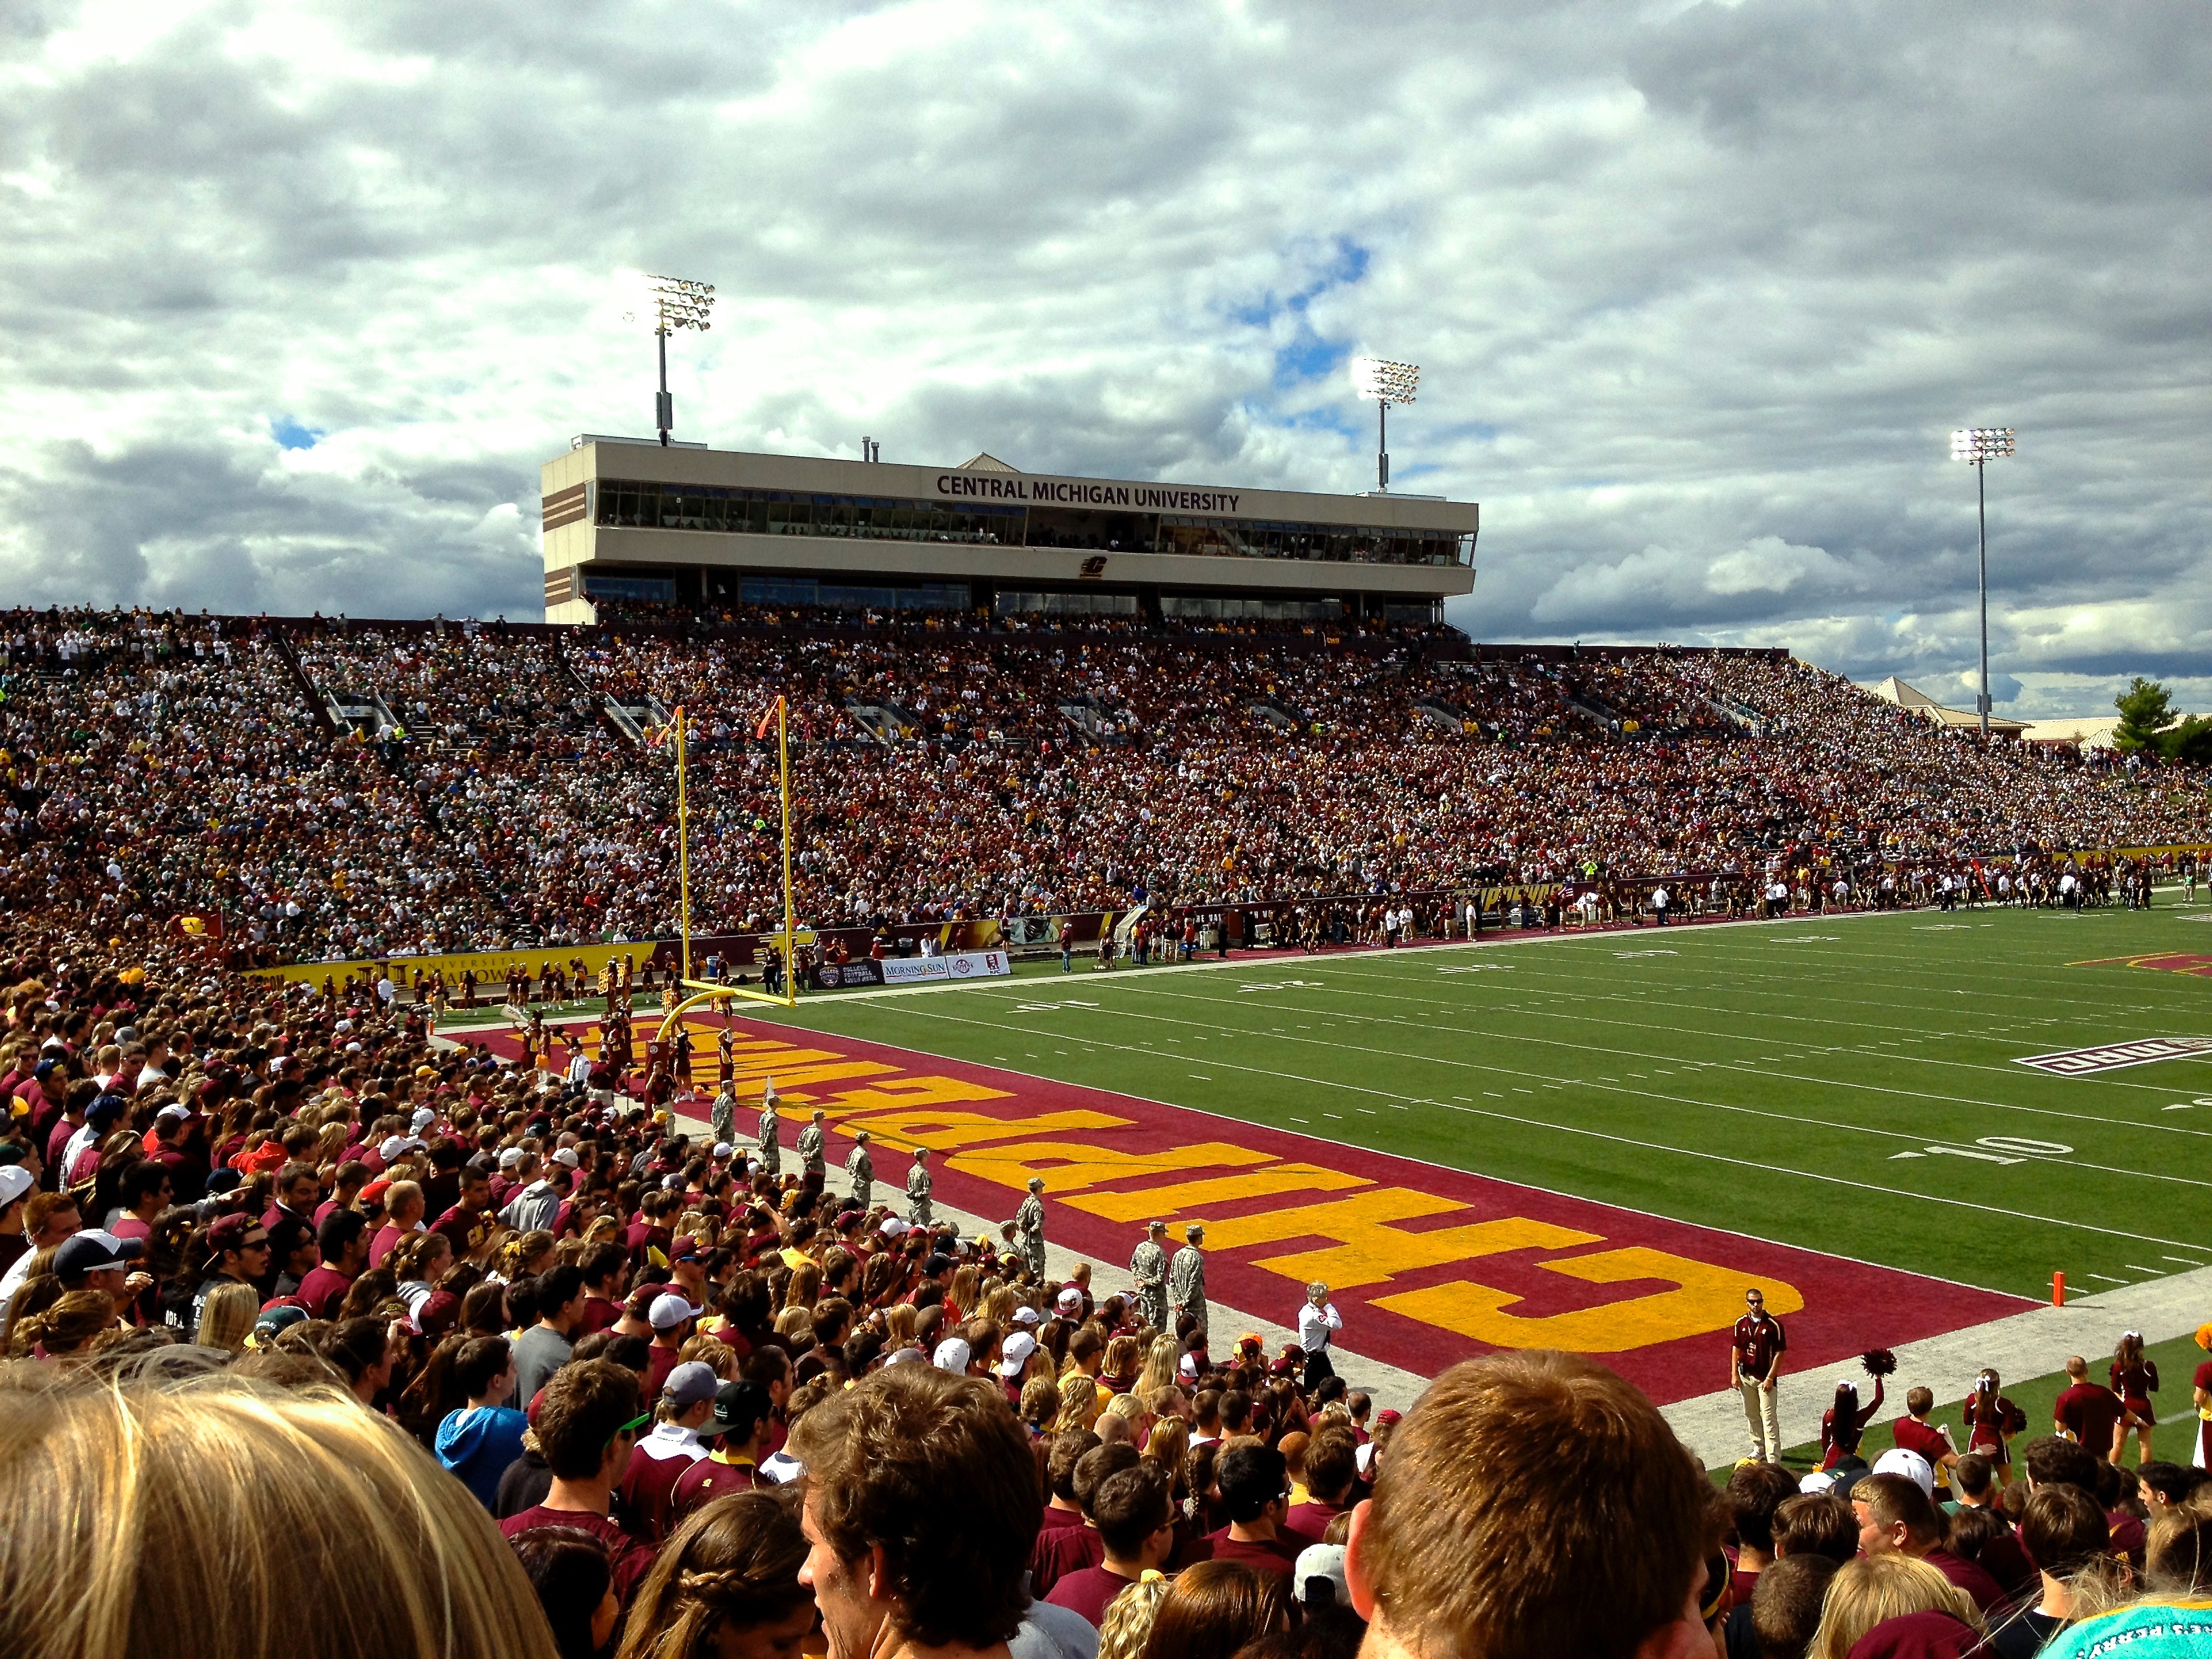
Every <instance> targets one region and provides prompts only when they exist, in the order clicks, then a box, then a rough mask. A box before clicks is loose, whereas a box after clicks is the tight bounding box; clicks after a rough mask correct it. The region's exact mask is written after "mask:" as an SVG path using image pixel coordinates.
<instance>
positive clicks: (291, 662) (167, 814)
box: [0, 611, 2212, 962]
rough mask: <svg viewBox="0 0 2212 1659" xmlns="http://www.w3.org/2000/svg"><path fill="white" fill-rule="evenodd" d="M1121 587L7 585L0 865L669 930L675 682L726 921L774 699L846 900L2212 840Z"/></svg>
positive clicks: (1981, 864) (2057, 774) (1622, 876)
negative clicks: (626, 612)
mask: <svg viewBox="0 0 2212 1659" xmlns="http://www.w3.org/2000/svg"><path fill="white" fill-rule="evenodd" d="M1110 620H1111V622H1112V625H1111V626H1102V625H1101V623H1102V619H1099V618H1091V617H1068V618H1050V617H1025V618H1006V617H989V616H987V615H982V614H975V615H969V614H968V613H963V612H946V613H937V612H933V613H927V614H921V615H914V614H901V615H897V616H882V617H854V616H852V615H833V614H829V613H820V612H792V611H763V612H759V613H753V614H749V615H745V616H733V617H718V618H715V619H714V620H713V621H712V622H709V621H708V620H706V619H702V618H696V617H694V618H690V619H688V620H686V621H684V622H681V623H678V622H671V621H669V620H666V619H651V620H644V621H631V622H626V623H619V624H615V625H609V626H605V627H599V628H593V629H580V630H564V629H544V628H538V629H528V628H507V627H505V626H502V625H498V624H492V625H481V626H480V625H478V624H476V623H446V622H443V621H438V622H434V623H348V622H345V621H343V620H342V619H322V618H315V619H310V620H308V621H306V622H298V621H294V622H286V623H275V622H269V621H266V620H264V619H252V618H214V617H197V618H193V617H183V616H180V615H162V614H155V613H147V612H138V611H132V612H92V611H81V612H73V613H64V612H60V611H46V612H14V613H9V614H7V615H5V616H0V653H4V662H0V678H4V682H5V684H4V688H0V689H4V693H5V701H4V702H0V756H4V759H0V774H4V777H5V780H6V781H7V783H8V785H9V799H8V800H7V804H6V805H5V807H4V809H0V898H4V900H5V901H6V902H8V903H9V904H10V905H11V906H14V907H17V908H23V907H33V906H52V905H56V904H59V905H63V906H65V907H67V908H69V909H70V912H71V914H72V915H76V916H80V917H83V918H88V919H89V918H92V917H98V918H100V919H101V921H103V922H104V923H106V925H109V926H110V927H112V928H113V929H115V930H116V931H118V932H121V933H137V932H143V931H144V930H147V929H149V928H157V927H162V926H166V925H167V924H168V923H169V922H170V921H172V920H173V918H174V917H176V916H177V915H182V914H187V913H190V914H195V915H208V916H211V917H216V918H220V919H222V921H223V922H224V924H225V936H226V938H227V939H231V940H232V941H233V942H234V945H236V946H237V948H239V949H240V950H241V951H246V952H247V953H249V954H250V955H251V957H252V959H253V960H256V961H261V962H279V961H288V960H308V961H313V960H321V959H331V958H345V957H356V958H358V957H373V956H379V955H388V954H390V953H392V952H397V951H438V950H455V949H464V948H495V947H500V946H507V945H518V944H519V945H526V946H538V945H560V944H567V943H576V942H585V941H590V940H598V939H648V938H653V937H656V936H659V937H665V936H666V935H667V934H668V933H670V932H671V931H672V928H673V926H674V919H675V916H676V912H677V907H678V893H677V881H676V863H677V857H676V854H677V848H676V842H675V836H674V830H673V825H672V819H673V816H674V813H673V797H674V778H673V769H672V767H671V763H670V756H669V753H668V750H667V748H666V747H665V745H656V744H654V743H653V741H652V738H653V732H651V731H648V730H647V727H648V726H652V725H653V722H654V721H655V720H665V716H666V713H667V711H668V710H670V709H672V708H675V707H676V706H678V705H679V704H680V705H682V706H684V708H685V709H686V710H687V714H688V717H689V719H690V722H691V724H690V735H691V744H690V756H691V764H692V776H691V779H690V790H691V799H692V802H693V805H694V807H695V811H694V814H693V819H692V823H693V840H692V848H691V853H692V860H693V872H694V878H695V884H696V885H695V891H694V894H693V904H694V909H693V918H694V925H695V927H696V928H698V929H699V930H700V931H702V932H721V933H736V932H742V931H746V930H748V929H750V928H753V927H758V926H759V925H761V924H762V922H763V919H764V918H768V917H771V916H775V915H780V914H781V862H780V858H779V856H778V854H777V846H776V834H775V831H776V827H777V823H778V814H777V811H776V810H775V757H774V750H773V743H772V741H769V740H761V739H758V738H757V736H756V734H757V730H758V726H759V720H760V716H761V715H762V714H763V711H764V710H766V709H768V708H770V707H771V706H772V705H773V704H774V702H775V699H776V698H777V697H779V696H781V697H782V698H784V699H785V700H786V702H787V708H788V710H789V717H790V730H791V733H792V737H793V743H794V744H795V748H796V756H797V758H796V762H795V765H794V786H795V791H796V802H795V811H794V827H795V829H796V833H797V836H798V840H799V851H798V860H797V870H796V881H795V889H796V890H795V895H794V897H795V901H796V910H797V913H798V915H799V917H800V918H801V919H802V920H804V921H809V922H812V923H816V924H818V925H824V926H828V925H861V926H876V927H884V926H889V925H892V924H897V923H906V922H920V921H933V920H939V919H942V918H946V917H957V916H990V915H999V916H1008V915H1014V916H1019V915H1052V914H1055V913H1065V912H1069V911H1079V910H1101V909H1113V908H1121V907H1127V906H1128V905H1130V904H1131V903H1132V902H1135V900H1136V899H1138V898H1139V897H1140V896H1141V897H1143V898H1145V899H1146V900H1147V901H1148V902H1150V903H1151V904H1152V907H1153V908H1155V909H1166V908H1172V907H1175V906H1177V905H1182V906H1193V905H1209V904H1213V905H1218V904H1222V903H1247V904H1249V903H1260V902H1280V901H1297V902H1304V901H1308V900H1316V899H1320V898H1324V897H1345V896H1351V897H1353V898H1366V899H1370V900H1371V899H1379V898H1381V897H1383V896H1388V895H1392V894H1398V893H1412V892H1420V893H1423V894H1443V895H1449V894H1452V893H1455V892H1461V891H1464V890H1468V889H1469V888H1472V887H1480V886H1482V885H1484V884H1498V883H1515V882H1517V883H1538V884H1542V883H1553V882H1560V881H1573V880H1577V879H1583V878H1591V877H1594V876H1601V877H1602V878H1603V879H1604V880H1605V881H1607V883H1610V884H1613V886H1614V887H1615V888H1618V887H1619V886H1620V885H1621V884H1628V885H1631V886H1632V885H1634V884H1638V883H1649V882H1651V881H1656V880H1659V879H1662V878H1663V879H1666V880H1670V881H1673V882H1674V883H1675V884H1677V887H1678V889H1681V888H1683V887H1684V886H1685V884H1686V886H1687V888H1688V889H1689V890H1692V891H1693V892H1694V895H1695V896H1696V899H1697V902H1699V903H1710V904H1713V905H1716V906H1718V905H1723V904H1724V905H1727V906H1729V907H1730V908H1744V907H1746V906H1747V905H1748V904H1750V903H1751V902H1754V900H1753V896H1756V895H1758V894H1760V893H1764V892H1765V891H1766V890H1767V889H1768V888H1769V887H1770V886H1771V884H1772V883H1773V882H1774V881H1775V879H1776V878H1780V880H1781V882H1782V884H1783V885H1784V888H1785V889H1786V890H1788V892H1789V893H1790V895H1791V896H1792V902H1793V903H1794V902H1806V901H1811V902H1829V901H1831V900H1832V899H1833V898H1834V897H1835V896H1836V894H1837V892H1838V886H1837V884H1838V881H1840V882H1841V883H1842V884H1843V887H1842V890H1843V891H1844V893H1847V894H1848V895H1849V896H1850V902H1853V903H1872V902H1905V898H1906V897H1908V896H1918V897H1920V898H1923V899H1926V898H1930V897H1932V896H1933V895H1934V894H1935V893H1936V891H1937V890H1938V889H1939V888H1940V887H1941V885H1942V884H1943V883H1944V882H1945V881H1947V880H1948V881H1954V882H1956V883H1958V884H1960V886H1961V888H1962V890H1972V892H1973V893H1975V894H1976V895H1979V896H1994V893H1995V890H1996V878H1997V873H1998V872H2000V871H2003V872H2006V884H2007V887H2008V890H2021V889H2022V888H2024V887H2026V885H2027V880H2028V878H2029V877H2030V876H2031V875H2033V877H2034V879H2035V883H2036V885H2035V890H2037V891H2039V892H2044V891H2046V890H2049V889H2050V888H2051V886H2052V879H2051V872H2050V871H2049V869H2048V867H2047V866H2048V865H2049V863H2050V859H2051V854H2054V853H2061V854H2063V853H2075V852H2079V853H2087V854H2089V855H2090V857H2091V860H2093V861H2095V860H2101V858H2102V854H2101V853H2100V851H2099V849H2103V848H2115V847H2129V846H2144V845H2176V844H2190V843H2198V842H2205V841H2207V840H2208V839H2212V811H2209V810H2208V808H2207V805H2206V803H2205V799H2204V796H2203V791H2202V789H2201V787H2199V786H2198V785H2197V781H2195V778H2194V774H2193V773H2192V772H2191V771H2190V770H2188V769H2173V768H2159V767H2151V768H2138V767H2136V766H2134V765H2120V764H2115V763H2113V762H2112V760H2111V758H2110V757H2100V756H2098V755H2095V754H2091V755H2087V756H2084V755H2081V754H2076V753H2075V752H2073V751H2071V750H2063V751H2061V750H2048V749H2039V748H2035V747H2031V746H2023V745H2017V744H2002V745H1998V746H1995V747H1992V748H1990V749H1987V750H1984V749H1982V748H1980V747H1979V746H1978V745H1976V744H1973V743H1972V742H1971V741H1970V740H1969V739H1967V738H1962V737H1960V736H1959V735H1957V734H1948V733H1945V732H1941V731H1939V730H1937V729H1936V728H1935V727H1933V726H1929V725H1927V724H1925V723H1923V722H1922V721H1920V720H1917V719H1916V718H1915V717H1914V716H1912V715H1911V714H1908V713H1906V712H1905V711H1902V710H1899V709H1898V708H1893V707H1892V706H1890V705H1887V704H1886V703H1883V702H1880V701H1878V700H1876V699H1875V698H1873V697H1871V696H1866V695H1864V694H1863V693H1861V692H1859V691H1858V690H1856V689H1855V688H1853V687H1851V686H1850V685H1849V684H1847V683H1845V682H1844V681H1843V680H1841V679H1839V678H1837V677H1835V676H1833V675H1830V674H1826V673H1824V672H1822V671H1820V670H1817V669H1814V668H1811V667H1808V666H1807V665H1803V664H1801V663H1796V662H1794V661H1789V660H1786V659H1778V657H1777V656H1776V655H1774V654H1772V653H1718V652H1701V651H1659V652H1650V651H1643V652H1630V651H1616V652H1602V651H1590V652H1561V651H1559V650H1556V649H1553V650H1549V651H1546V650H1540V649H1534V648H1531V649H1528V650H1525V651H1519V652H1515V651H1510V650H1492V649H1477V648H1473V647H1469V646H1468V642H1467V641H1465V640H1464V639H1462V638H1461V637H1460V636H1459V635H1455V634H1454V633H1452V632H1451V631H1450V630H1449V629H1435V628H1422V627H1416V626H1412V625H1407V624H1394V625H1390V626H1388V627H1382V626H1377V627H1374V628H1370V629H1365V630H1362V629H1358V628H1357V627H1352V626H1349V625H1346V626H1341V627H1340V626H1336V625H1333V624H1332V625H1320V624H1306V625H1304V626H1297V625H1291V624H1285V625H1282V626H1280V627H1278V628H1275V629H1273V631H1268V630H1267V629H1262V628H1261V627H1260V626H1258V625H1256V624H1249V623H1239V624H1235V625H1226V624H1225V625H1222V626H1220V627H1218V628H1213V629H1207V628H1203V627H1200V626H1196V625H1193V624H1189V623H1183V624H1182V625H1178V626H1170V625H1168V624H1166V623H1163V624H1162V625H1161V626H1158V627H1156V628H1152V629H1146V628H1143V627H1140V626H1139V625H1138V624H1137V623H1136V622H1135V621H1133V619H1127V618H1115V619H1110ZM625 711H627V712H625ZM650 711H658V712H657V713H655V712H650ZM2100 867H2101V866H2100ZM1618 897H1619V895H1618V893H1617V892H1615V893H1613V895H1612V896H1610V897H1609V898H1608V902H1616V901H1617V899H1618ZM1425 903H1426V904H1427V908H1426V909H1425V912H1424V915H1425V925H1431V923H1432V924H1433V925H1439V926H1440V925H1443V918H1444V917H1446V916H1447V915H1449V914H1451V913H1452V911H1453V907H1452V906H1450V905H1449V904H1446V903H1442V902H1426V901H1425Z"/></svg>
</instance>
